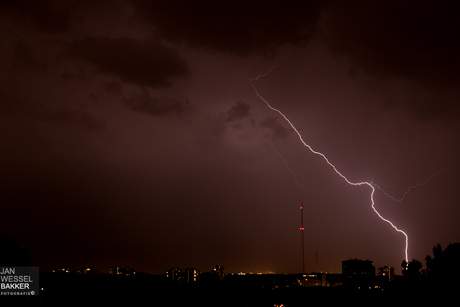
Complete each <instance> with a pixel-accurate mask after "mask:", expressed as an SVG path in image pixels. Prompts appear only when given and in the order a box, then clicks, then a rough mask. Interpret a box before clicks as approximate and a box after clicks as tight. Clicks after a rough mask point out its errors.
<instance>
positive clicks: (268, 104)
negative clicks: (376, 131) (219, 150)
mask: <svg viewBox="0 0 460 307" xmlns="http://www.w3.org/2000/svg"><path fill="white" fill-rule="evenodd" d="M278 64H279V63H277V64H276V65H275V66H274V67H272V69H270V70H269V71H268V72H267V73H266V74H264V75H259V76H258V77H257V78H254V79H250V81H247V80H245V81H246V82H247V83H248V84H249V85H250V86H251V87H252V88H253V89H254V92H255V93H256V95H257V97H259V99H260V100H262V101H263V102H264V103H265V104H266V105H267V107H268V108H270V109H271V110H272V111H274V112H276V113H278V114H279V115H280V116H281V117H283V118H284V120H285V121H286V122H287V123H288V124H289V125H290V126H291V128H292V129H293V130H294V132H295V133H296V134H297V136H298V138H299V140H300V142H301V143H302V144H303V145H304V146H305V147H306V148H308V149H309V150H310V151H311V152H312V153H313V154H315V155H318V156H320V157H322V158H323V159H324V161H326V163H327V164H328V165H329V166H330V167H331V168H332V169H333V170H334V172H335V173H336V174H337V175H339V176H340V177H341V178H342V179H343V180H345V182H346V183H348V184H349V185H351V186H362V185H366V186H368V187H369V188H370V189H371V193H370V202H371V207H372V210H374V212H375V213H376V214H377V216H378V217H379V218H380V219H381V220H382V221H384V222H386V223H388V224H390V225H391V227H393V229H395V230H396V231H397V232H399V233H401V234H403V235H404V237H405V241H406V246H405V249H404V255H405V260H406V262H409V257H408V255H407V254H408V248H409V237H408V235H407V234H406V233H405V232H404V231H402V230H401V229H399V228H398V227H396V226H395V225H394V224H393V223H392V222H391V221H390V220H388V219H386V218H384V217H383V216H382V215H381V214H380V213H379V212H378V211H377V209H376V208H375V201H374V194H375V190H376V187H377V186H376V185H374V184H373V183H372V182H367V181H362V182H352V181H350V180H348V178H347V177H345V175H343V174H342V173H341V172H339V170H338V169H337V168H336V166H335V165H334V164H332V163H331V162H330V161H329V159H328V158H327V157H326V156H325V155H324V154H323V153H321V152H318V151H315V150H314V149H313V148H312V147H311V146H310V145H308V144H307V143H306V142H305V141H304V139H303V137H302V135H301V134H300V132H299V131H298V130H297V129H296V127H295V126H294V125H293V124H292V122H291V121H290V120H289V119H288V118H287V117H286V115H284V113H283V112H281V111H280V110H278V109H277V108H274V107H273V106H272V105H270V103H269V102H268V101H267V100H266V99H264V98H263V97H262V95H260V93H259V91H258V90H257V88H256V87H255V86H254V84H252V83H251V81H254V80H258V79H259V78H260V77H262V76H265V75H267V74H268V73H269V72H270V71H272V70H273V69H274V68H275V67H276V66H277V65H278ZM272 147H273V146H272ZM283 160H284V159H283ZM430 178H431V177H430ZM377 188H378V189H380V188H379V187H377ZM409 190H410V188H409ZM406 194H407V192H406Z"/></svg>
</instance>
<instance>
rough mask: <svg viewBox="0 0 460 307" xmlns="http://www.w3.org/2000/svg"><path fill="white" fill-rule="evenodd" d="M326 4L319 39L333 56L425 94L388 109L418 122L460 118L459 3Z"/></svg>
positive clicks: (407, 99)
mask: <svg viewBox="0 0 460 307" xmlns="http://www.w3.org/2000/svg"><path fill="white" fill-rule="evenodd" d="M329 4H330V5H329V6H327V7H326V9H325V10H324V17H325V18H324V20H323V21H322V22H323V25H324V29H323V30H324V31H323V33H322V34H323V37H324V38H325V40H326V42H327V44H328V45H329V46H330V48H331V50H333V51H334V52H335V53H336V54H339V55H345V56H347V57H348V58H349V59H351V60H352V62H353V63H354V64H355V65H356V67H355V68H357V69H358V71H359V70H363V71H364V72H366V73H367V74H369V75H371V76H373V77H376V78H377V80H379V81H387V80H405V81H409V82H410V84H411V85H409V86H416V87H418V90H417V91H418V92H424V94H423V95H421V96H425V97H422V98H419V99H417V98H415V97H410V98H409V97H408V98H403V97H399V99H398V100H399V101H392V102H391V104H394V105H400V106H402V107H404V108H405V109H406V110H407V111H409V112H410V113H412V114H414V115H416V116H417V117H419V118H422V119H433V118H435V117H438V116H442V117H446V116H447V117H450V118H459V109H458V107H457V105H458V103H456V102H454V103H452V100H453V99H452V97H454V96H456V97H458V95H457V93H456V91H457V90H456V89H457V88H458V82H459V81H460V75H459V73H458V72H459V71H460V60H459V57H458V54H459V53H460V42H459V40H458V37H460V21H459V18H458V15H459V13H460V2H458V1H415V0H414V1H397V0H390V1H388V0H386V1H358V0H356V1H346V2H345V1H333V2H329ZM420 87H422V88H423V89H422V88H420ZM434 93H438V95H434ZM439 93H441V95H439ZM426 96H437V98H433V99H426ZM454 100H456V101H458V99H454Z"/></svg>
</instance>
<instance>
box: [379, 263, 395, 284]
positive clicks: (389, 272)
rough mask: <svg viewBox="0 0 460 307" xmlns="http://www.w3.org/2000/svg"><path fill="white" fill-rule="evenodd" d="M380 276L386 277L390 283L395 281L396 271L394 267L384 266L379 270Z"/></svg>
mask: <svg viewBox="0 0 460 307" xmlns="http://www.w3.org/2000/svg"><path fill="white" fill-rule="evenodd" d="M379 276H381V277H384V278H385V279H386V280H388V281H394V280H395V269H394V268H393V267H389V266H384V267H381V268H379Z"/></svg>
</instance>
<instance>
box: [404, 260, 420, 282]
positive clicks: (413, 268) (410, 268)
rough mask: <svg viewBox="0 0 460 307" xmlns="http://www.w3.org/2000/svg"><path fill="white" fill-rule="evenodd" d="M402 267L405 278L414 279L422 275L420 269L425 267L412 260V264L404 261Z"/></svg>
mask: <svg viewBox="0 0 460 307" xmlns="http://www.w3.org/2000/svg"><path fill="white" fill-rule="evenodd" d="M401 267H402V268H403V270H402V273H403V275H404V276H405V277H410V278H413V277H416V276H420V275H421V272H420V269H421V268H422V267H423V265H422V263H421V262H420V261H418V260H415V259H412V261H410V262H406V260H403V261H402V263H401Z"/></svg>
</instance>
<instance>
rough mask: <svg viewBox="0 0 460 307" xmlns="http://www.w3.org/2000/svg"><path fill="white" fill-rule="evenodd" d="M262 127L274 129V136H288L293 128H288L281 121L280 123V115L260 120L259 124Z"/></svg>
mask: <svg viewBox="0 0 460 307" xmlns="http://www.w3.org/2000/svg"><path fill="white" fill-rule="evenodd" d="M259 126H260V127H262V128H268V129H271V130H272V131H273V137H274V138H286V137H287V136H288V135H289V133H291V132H292V131H293V130H292V129H286V128H285V127H283V126H282V125H280V123H278V117H270V118H267V119H265V120H263V121H261V122H260V124H259Z"/></svg>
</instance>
